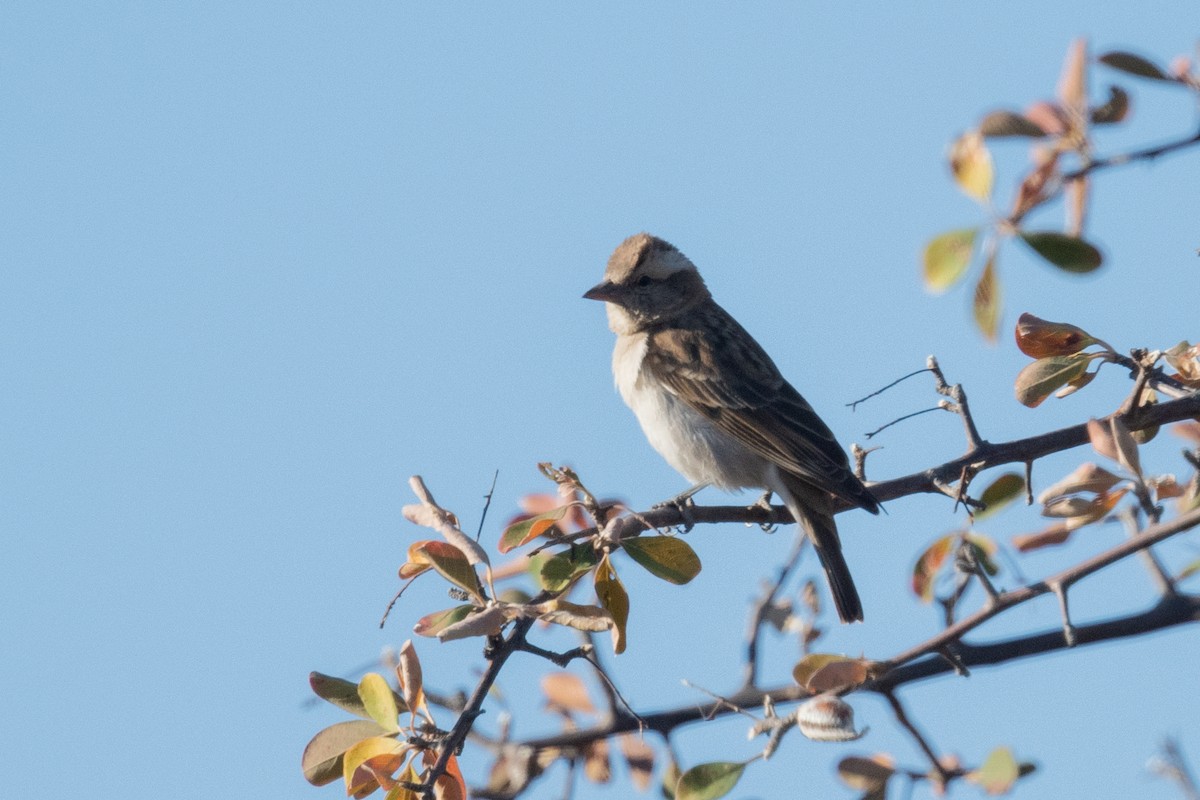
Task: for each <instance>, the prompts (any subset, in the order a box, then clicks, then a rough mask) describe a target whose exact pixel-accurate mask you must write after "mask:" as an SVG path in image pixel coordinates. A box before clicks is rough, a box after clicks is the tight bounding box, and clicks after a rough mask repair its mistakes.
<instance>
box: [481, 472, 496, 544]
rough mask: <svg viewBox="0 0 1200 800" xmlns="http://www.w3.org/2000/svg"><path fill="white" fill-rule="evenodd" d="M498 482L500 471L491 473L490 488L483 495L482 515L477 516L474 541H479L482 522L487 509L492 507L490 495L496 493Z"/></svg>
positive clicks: (485, 517)
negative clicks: (477, 526) (477, 521)
mask: <svg viewBox="0 0 1200 800" xmlns="http://www.w3.org/2000/svg"><path fill="white" fill-rule="evenodd" d="M498 480H500V470H496V471H495V472H494V473H492V486H491V488H490V489H488V491H487V494H486V495H484V500H483V513H481V514H480V515H479V529H478V530H477V531H475V541H477V542H478V541H479V537H480V536H482V535H483V521H484V520H486V519H487V512H488V509H489V508H491V507H492V495H494V494H495V493H496V481H498Z"/></svg>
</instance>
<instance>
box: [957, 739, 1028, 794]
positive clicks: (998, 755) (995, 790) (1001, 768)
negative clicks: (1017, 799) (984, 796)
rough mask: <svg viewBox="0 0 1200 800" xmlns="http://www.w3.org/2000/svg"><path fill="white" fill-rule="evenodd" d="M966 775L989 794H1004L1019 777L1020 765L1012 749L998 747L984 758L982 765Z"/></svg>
mask: <svg viewBox="0 0 1200 800" xmlns="http://www.w3.org/2000/svg"><path fill="white" fill-rule="evenodd" d="M967 777H968V779H969V780H971V781H973V782H974V783H977V784H979V787H980V788H981V789H983V790H984V791H985V792H987V793H988V794H990V795H998V794H1006V793H1007V792H1008V791H1009V790H1010V789H1012V786H1013V784H1014V783H1016V782H1017V778H1019V777H1020V767H1019V766H1018V764H1017V760H1016V759H1015V758H1013V754H1012V750H1009V749H1008V748H1007V747H998V748H996V749H995V750H993V751H992V752H991V754H990V755H988V757H987V759H985V760H984V762H983V766H981V767H980V768H979V769H977V770H975V771H974V772H972V773H970V774H969V775H968V776H967Z"/></svg>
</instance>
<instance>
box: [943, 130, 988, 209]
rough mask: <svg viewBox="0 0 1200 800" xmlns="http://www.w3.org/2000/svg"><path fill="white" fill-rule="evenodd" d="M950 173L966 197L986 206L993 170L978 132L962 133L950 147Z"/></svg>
mask: <svg viewBox="0 0 1200 800" xmlns="http://www.w3.org/2000/svg"><path fill="white" fill-rule="evenodd" d="M950 171H951V172H952V173H953V174H954V180H955V181H956V182H957V183H958V187H959V188H960V189H962V190H963V192H964V193H966V195H967V196H968V197H970V198H972V199H973V200H976V201H978V202H980V203H983V204H985V205H986V204H987V202H988V200H989V199H990V198H991V196H992V183H993V180H994V177H995V170H994V169H993V167H992V154H991V153H990V152H988V149H987V145H986V144H984V142H983V137H982V136H981V135H980V134H979V131H969V132H967V133H964V134H963V135H962V136H960V137H958V139H956V140H955V141H954V143H953V144H952V145H951V146H950Z"/></svg>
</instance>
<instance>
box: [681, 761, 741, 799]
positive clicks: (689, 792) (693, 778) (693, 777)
mask: <svg viewBox="0 0 1200 800" xmlns="http://www.w3.org/2000/svg"><path fill="white" fill-rule="evenodd" d="M745 769H746V765H745V763H743V762H740V761H712V762H709V763H707V764H697V765H696V766H694V767H692V768H691V769H689V770H688V771H687V772H685V773H683V774H682V775H680V776H679V782H678V783H677V784H675V800H716V799H717V798H718V797H724V796H725V795H727V794H729V793H730V792H731V791H733V787H734V786H737V782H738V781H739V780H740V779H741V777H742V772H743V771H744V770H745Z"/></svg>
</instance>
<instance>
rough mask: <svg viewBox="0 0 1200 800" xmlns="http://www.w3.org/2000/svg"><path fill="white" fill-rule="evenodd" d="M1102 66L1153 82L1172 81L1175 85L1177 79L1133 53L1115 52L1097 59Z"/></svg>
mask: <svg viewBox="0 0 1200 800" xmlns="http://www.w3.org/2000/svg"><path fill="white" fill-rule="evenodd" d="M1096 60H1097V61H1099V62H1100V63H1101V64H1107V65H1108V66H1110V67H1112V68H1113V69H1119V70H1120V71H1121V72H1124V73H1127V74H1129V75H1136V76H1137V77H1139V78H1149V79H1150V80H1153V81H1170V82H1171V83H1175V82H1176V81H1175V79H1174V78H1172V77H1171V76H1170V75H1168V74H1167V73H1166V72H1164V71H1163V70H1162V69H1160V68H1159V66H1158V65H1157V64H1155V63H1154V62H1153V61H1150V60H1149V59H1145V58H1142V57H1141V56H1139V55H1134V54H1133V53H1126V52H1122V51H1120V50H1113V51H1112V52H1109V53H1105V54H1104V55H1102V56H1099V57H1097V58H1096Z"/></svg>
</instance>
